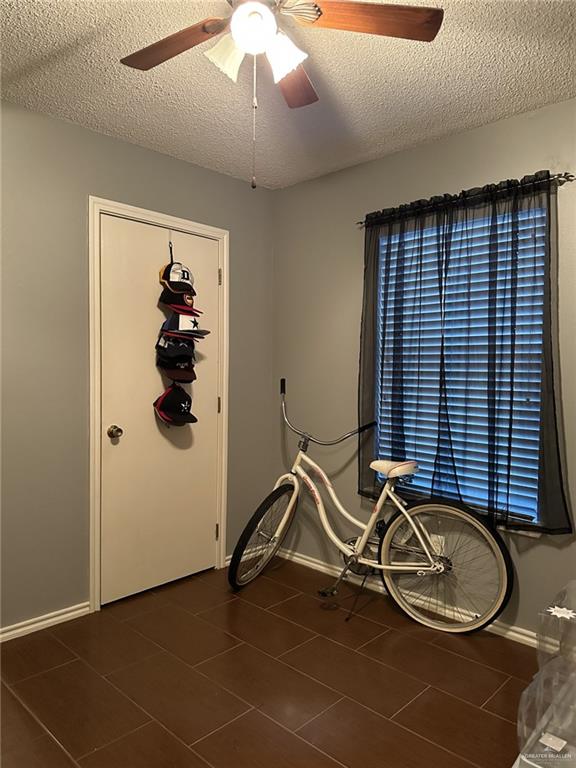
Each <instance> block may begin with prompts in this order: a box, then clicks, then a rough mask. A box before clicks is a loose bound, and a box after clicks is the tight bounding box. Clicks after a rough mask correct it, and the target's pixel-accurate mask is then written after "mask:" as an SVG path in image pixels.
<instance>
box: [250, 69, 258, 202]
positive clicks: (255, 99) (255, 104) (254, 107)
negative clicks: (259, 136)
mask: <svg viewBox="0 0 576 768" xmlns="http://www.w3.org/2000/svg"><path fill="white" fill-rule="evenodd" d="M253 58H254V68H253V77H252V82H253V90H252V184H251V187H252V189H256V110H257V109H258V97H257V94H256V56H254V57H253Z"/></svg>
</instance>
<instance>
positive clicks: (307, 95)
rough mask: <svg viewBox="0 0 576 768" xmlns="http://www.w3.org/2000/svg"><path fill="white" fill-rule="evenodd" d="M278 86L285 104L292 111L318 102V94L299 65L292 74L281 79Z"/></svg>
mask: <svg viewBox="0 0 576 768" xmlns="http://www.w3.org/2000/svg"><path fill="white" fill-rule="evenodd" d="M278 85H279V86H280V90H281V91H282V96H284V99H285V101H286V104H288V106H289V107H291V108H292V109H294V108H296V107H305V106H307V105H308V104H314V102H315V101H318V94H317V93H316V91H315V90H314V86H313V85H312V83H311V82H310V78H309V77H308V75H307V74H306V72H305V70H304V67H303V66H302V65H301V64H300V66H298V67H296V69H295V70H294V71H293V72H290V73H289V74H287V75H286V77H283V78H282V80H280V82H279V83H278Z"/></svg>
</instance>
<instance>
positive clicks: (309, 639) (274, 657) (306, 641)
mask: <svg viewBox="0 0 576 768" xmlns="http://www.w3.org/2000/svg"><path fill="white" fill-rule="evenodd" d="M318 637H321V635H313V636H312V637H307V638H306V640H303V641H302V642H301V643H298V645H295V646H294V648H288V650H287V651H282V653H281V654H280V655H279V656H272V655H271V654H268V653H267V654H266V655H267V656H271V658H273V659H276V660H277V661H280V659H281V658H282V656H286V654H287V653H292V651H295V650H296V649H298V648H302V646H303V645H306V643H311V642H312V640H316V639H317V638H318ZM253 647H254V648H255V647H256V646H253ZM262 653H266V651H262Z"/></svg>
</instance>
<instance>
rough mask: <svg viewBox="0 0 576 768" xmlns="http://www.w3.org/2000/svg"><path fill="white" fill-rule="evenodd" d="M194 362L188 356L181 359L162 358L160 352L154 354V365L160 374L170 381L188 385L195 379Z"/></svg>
mask: <svg viewBox="0 0 576 768" xmlns="http://www.w3.org/2000/svg"><path fill="white" fill-rule="evenodd" d="M195 362H196V361H195V360H194V358H193V357H191V356H190V355H182V356H181V357H164V356H163V354H162V353H161V352H158V353H157V354H156V365H157V367H158V368H160V370H161V371H162V373H163V374H164V375H165V376H167V377H168V378H169V379H172V381H183V382H186V383H188V384H189V383H190V382H191V381H194V380H195V379H196V374H195V373H194V364H195Z"/></svg>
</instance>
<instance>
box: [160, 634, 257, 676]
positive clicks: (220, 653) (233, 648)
mask: <svg viewBox="0 0 576 768" xmlns="http://www.w3.org/2000/svg"><path fill="white" fill-rule="evenodd" d="M230 637H233V638H234V640H238V642H237V643H236V645H233V646H232V647H231V648H226V649H225V650H223V651H219V652H218V653H215V654H214V655H213V656H208V658H206V659H202V661H197V662H196V663H195V664H190V663H189V662H187V661H184V659H181V658H180V656H176V654H172V655H174V656H176V658H177V659H179V660H180V661H181V662H182V663H183V664H186V665H187V666H189V667H190V668H191V669H196V667H199V666H200V665H201V664H204V663H205V662H207V661H212V659H217V658H218V656H224V654H225V653H230V651H235V650H236V649H237V648H241V647H242V646H243V645H249V643H247V642H246V641H245V640H240V638H237V637H236V636H235V635H230Z"/></svg>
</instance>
